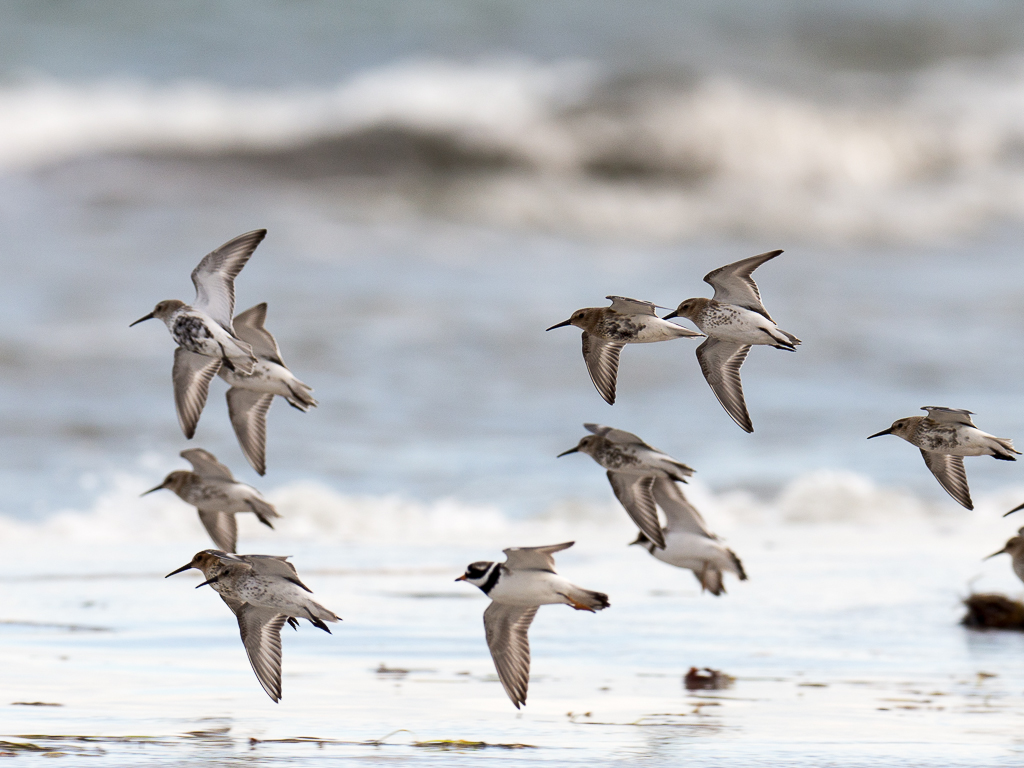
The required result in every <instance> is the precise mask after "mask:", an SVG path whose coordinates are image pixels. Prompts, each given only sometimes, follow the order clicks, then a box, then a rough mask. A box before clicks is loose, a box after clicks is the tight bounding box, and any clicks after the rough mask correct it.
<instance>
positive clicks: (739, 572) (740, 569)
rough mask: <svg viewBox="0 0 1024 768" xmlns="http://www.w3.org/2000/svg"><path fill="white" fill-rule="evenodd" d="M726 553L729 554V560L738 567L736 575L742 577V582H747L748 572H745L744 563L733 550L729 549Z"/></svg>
mask: <svg viewBox="0 0 1024 768" xmlns="http://www.w3.org/2000/svg"><path fill="white" fill-rule="evenodd" d="M725 551H726V552H728V553H729V558H730V559H731V560H732V564H733V565H735V566H736V575H737V576H739V577H740V581H746V580H747V572H746V571H744V570H743V563H741V562H740V559H739V558H738V557H736V553H735V552H733V551H732V550H731V549H727V550H725Z"/></svg>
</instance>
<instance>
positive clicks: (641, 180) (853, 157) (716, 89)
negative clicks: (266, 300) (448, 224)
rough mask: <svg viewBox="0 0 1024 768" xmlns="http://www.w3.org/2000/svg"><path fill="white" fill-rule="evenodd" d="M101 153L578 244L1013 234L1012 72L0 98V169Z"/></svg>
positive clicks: (546, 69)
mask: <svg viewBox="0 0 1024 768" xmlns="http://www.w3.org/2000/svg"><path fill="white" fill-rule="evenodd" d="M894 92H895V95H894ZM110 154H115V155H119V154H120V155H123V154H132V155H143V156H145V157H150V158H153V157H154V156H155V157H157V158H159V157H163V158H166V157H173V158H175V159H177V160H182V159H184V160H189V159H198V160H201V161H202V167H206V166H207V165H208V164H209V162H210V161H211V159H214V160H220V161H223V162H224V163H228V164H231V165H233V166H238V167H239V168H241V169H244V170H246V171H253V170H255V171H257V172H260V173H265V174H268V175H270V176H274V177H285V178H287V179H289V180H300V181H305V182H310V183H318V182H321V181H323V180H324V179H330V180H331V181H332V183H338V184H342V185H344V184H345V183H346V182H359V183H360V184H361V186H360V187H359V189H360V191H361V192H363V193H366V194H368V196H369V197H368V200H367V202H368V203H369V204H371V205H372V204H373V202H374V196H373V194H374V190H377V191H381V190H384V191H386V193H387V194H388V195H391V196H394V195H395V194H398V195H400V196H403V195H404V196H405V197H406V198H407V199H408V201H409V203H410V205H412V206H414V207H415V206H421V207H424V209H425V210H427V211H428V212H429V213H431V214H440V215H442V216H448V217H453V218H457V219H463V220H470V221H476V222H483V223H487V224H495V225H502V226H511V227H521V228H530V229H542V230H543V229H547V230H557V231H562V232H570V233H574V234H580V235H584V236H601V237H607V236H622V237H639V238H647V239H659V238H660V239H673V238H680V237H692V236H714V235H716V234H717V235H729V236H736V235H739V236H756V237H761V238H764V237H772V236H778V237H787V238H790V239H792V238H797V239H818V240H830V241H919V240H931V239H935V238H945V237H950V236H958V235H962V234H965V233H970V232H976V231H979V230H981V229H983V228H985V227H991V226H992V225H993V224H996V223H1000V222H1011V223H1021V222H1024V60H1021V59H1019V58H1004V59H1001V60H994V61H989V62H987V63H985V64H984V65H982V64H975V65H969V64H955V65H954V64H945V65H941V66H936V67H933V68H931V69H925V70H921V71H919V72H917V73H913V74H908V75H905V79H904V80H903V81H901V84H900V87H899V88H896V87H890V88H882V87H878V86H877V83H876V84H875V87H874V89H873V90H872V88H871V87H869V86H868V85H865V86H864V87H861V88H855V89H849V88H848V89H846V90H836V92H834V93H832V94H829V95H827V96H826V95H815V96H812V95H808V94H802V95H801V94H798V93H794V92H789V91H785V90H782V89H780V88H776V87H771V86H767V85H763V84H755V83H753V82H747V81H744V80H741V79H738V78H737V77H727V76H709V77H706V78H703V79H700V80H697V81H696V82H678V81H669V82H666V81H665V80H664V79H663V78H662V79H658V78H654V77H651V78H649V79H648V80H644V79H643V78H639V79H635V80H631V81H629V82H628V83H627V82H622V81H616V80H615V79H614V78H611V77H609V76H607V75H606V74H605V73H601V72H599V71H598V70H597V68H596V67H595V66H592V65H588V64H585V63H578V62H576V63H564V64H560V65H548V66H542V65H539V64H533V63H529V62H523V61H513V62H502V63H490V64H478V65H458V64H453V63H447V62H440V61H425V62H409V63H404V64H398V65H394V66H390V67H387V68H382V69H377V70H371V71H366V72H363V73H361V74H358V75H356V76H354V77H352V78H351V79H349V80H347V81H346V82H343V83H341V84H339V85H338V86H337V87H334V88H327V89H299V88H294V89H289V90H277V91H241V90H231V89H227V88H225V87H221V86H216V85H211V84H202V83H191V84H179V85H171V86H159V87H158V86H153V85H147V84H144V83H137V82H136V83H126V82H102V83H95V84H92V85H88V84H86V85H70V84H66V83H59V82H53V81H34V82H28V83H22V84H19V85H9V86H6V87H4V88H0V168H5V169H8V170H9V171H16V170H25V169H34V168H39V167H44V166H52V165H53V164H56V163H60V162H64V161H68V160H70V159H73V158H79V157H88V156H95V155H110ZM366 179H372V180H377V181H378V183H377V184H376V185H375V186H374V185H370V186H369V187H367V186H366V184H365V181H366ZM410 180H411V181H412V182H414V183H411V184H410V183H409V182H410ZM425 192H426V194H425Z"/></svg>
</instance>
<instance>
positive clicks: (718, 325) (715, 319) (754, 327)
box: [698, 306, 775, 344]
mask: <svg viewBox="0 0 1024 768" xmlns="http://www.w3.org/2000/svg"><path fill="white" fill-rule="evenodd" d="M698 327H699V328H700V329H701V330H702V331H703V332H704V333H706V334H707V335H708V336H711V337H712V338H715V339H720V340H721V341H728V342H732V343H733V344H774V343H775V340H774V339H773V338H772V337H771V335H770V333H766V331H772V330H774V328H775V324H774V323H772V322H771V321H770V320H768V318H766V317H764V316H763V315H759V314H758V313H757V312H751V311H750V310H749V309H744V308H743V307H733V306H729V307H727V308H724V309H722V310H718V311H711V312H710V313H709V314H708V315H707V316H706V317H704V318H702V319H701V322H700V323H699V325H698Z"/></svg>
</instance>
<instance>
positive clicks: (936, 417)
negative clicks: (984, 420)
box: [921, 405, 977, 429]
mask: <svg viewBox="0 0 1024 768" xmlns="http://www.w3.org/2000/svg"><path fill="white" fill-rule="evenodd" d="M921 410H922V411H927V412H928V418H929V419H931V420H932V421H934V422H936V423H937V424H963V425H964V426H966V427H974V422H973V421H971V416H973V415H974V414H973V413H972V412H971V411H965V410H963V409H962V408H943V407H941V406H938V405H926V406H924V407H923V408H922V409H921ZM975 429H977V427H975Z"/></svg>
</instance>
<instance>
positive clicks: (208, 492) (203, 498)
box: [142, 448, 281, 552]
mask: <svg viewBox="0 0 1024 768" xmlns="http://www.w3.org/2000/svg"><path fill="white" fill-rule="evenodd" d="M181 457H182V458H183V459H185V460H186V461H188V462H189V463H190V464H191V465H192V471H191V472H186V471H185V470H183V469H179V470H176V471H174V472H171V473H170V474H169V475H168V476H167V477H165V478H164V481H163V482H162V483H160V485H158V486H156V487H155V488H150V489H149V490H148V491H146V493H144V494H142V495H143V496H145V495H146V494H149V493H153V492H154V491H159V490H161V489H163V488H166V489H168V490H170V491H174V493H176V494H177V495H178V497H179V498H180V499H181V500H182V501H184V502H185V503H186V504H191V505H192V506H193V507H195V508H196V510H197V511H198V512H199V520H200V521H201V522H202V524H203V526H204V527H205V528H206V532H207V533H209V534H210V538H211V539H213V543H214V544H216V545H217V546H218V547H219V548H220V549H222V550H224V551H225V552H234V551H235V548H236V545H237V543H238V525H237V523H236V521H235V514H236V513H239V512H252V513H254V514H255V515H256V517H258V518H259V521H260V522H261V523H263V524H264V525H265V526H267V527H268V528H273V527H274V525H273V523H271V522H270V521H271V520H272V519H274V518H275V517H280V516H281V515H279V514H278V513H277V510H276V509H274V507H273V506H272V505H271V504H270V502H268V501H267V500H266V499H264V498H263V496H262V495H260V492H259V491H257V490H256V489H255V488H253V487H252V486H251V485H246V484H245V483H240V482H238V481H237V480H235V478H234V476H233V475H232V474H231V470H230V469H228V468H227V467H225V466H224V465H223V464H221V463H220V462H219V461H217V457H216V456H214V455H213V454H212V453H210V452H209V451H205V450H203V449H202V448H190V449H189V450H187V451H182V452H181Z"/></svg>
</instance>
